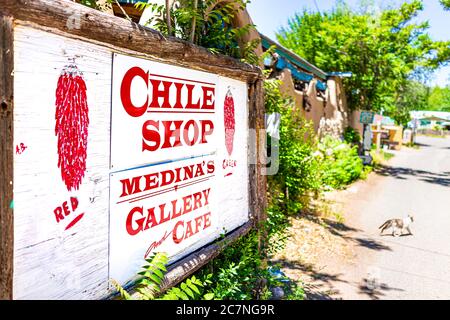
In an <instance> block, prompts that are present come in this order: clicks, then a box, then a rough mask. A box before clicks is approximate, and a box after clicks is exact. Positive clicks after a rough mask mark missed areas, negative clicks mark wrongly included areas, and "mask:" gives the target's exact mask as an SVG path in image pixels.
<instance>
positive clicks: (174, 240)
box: [173, 221, 184, 244]
mask: <svg viewBox="0 0 450 320" xmlns="http://www.w3.org/2000/svg"><path fill="white" fill-rule="evenodd" d="M180 226H181V227H183V221H178V222H177V224H176V225H175V227H174V228H173V242H175V243H176V244H178V243H180V242H181V241H183V236H181V237H178V234H177V232H178V228H179V227H180ZM183 235H184V232H183Z"/></svg>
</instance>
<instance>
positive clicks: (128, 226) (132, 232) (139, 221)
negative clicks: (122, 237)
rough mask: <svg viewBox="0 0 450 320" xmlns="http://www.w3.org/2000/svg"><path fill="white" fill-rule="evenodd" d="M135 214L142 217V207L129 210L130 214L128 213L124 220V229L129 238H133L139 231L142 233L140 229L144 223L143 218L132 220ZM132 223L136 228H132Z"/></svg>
mask: <svg viewBox="0 0 450 320" xmlns="http://www.w3.org/2000/svg"><path fill="white" fill-rule="evenodd" d="M135 213H138V214H140V215H141V216H142V215H143V213H144V209H143V208H142V207H134V208H133V209H131V211H130V213H128V216H127V220H126V229H127V232H128V234H129V235H130V236H135V235H137V234H138V233H139V232H140V231H142V227H143V225H144V221H145V218H139V219H134V214H135ZM133 222H135V223H136V224H137V228H135V227H133Z"/></svg>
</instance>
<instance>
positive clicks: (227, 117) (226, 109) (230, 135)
mask: <svg viewBox="0 0 450 320" xmlns="http://www.w3.org/2000/svg"><path fill="white" fill-rule="evenodd" d="M223 113H224V124H225V146H226V147H227V151H228V154H229V155H230V156H231V154H232V153H233V142H234V131H235V123H236V121H235V117H234V100H233V95H232V94H231V91H230V90H228V92H227V94H226V96H225V102H224V103H223Z"/></svg>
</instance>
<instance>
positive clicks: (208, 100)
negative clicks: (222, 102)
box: [202, 86, 215, 109]
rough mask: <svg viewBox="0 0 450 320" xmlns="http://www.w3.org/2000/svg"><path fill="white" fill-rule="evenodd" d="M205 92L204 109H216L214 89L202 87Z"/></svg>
mask: <svg viewBox="0 0 450 320" xmlns="http://www.w3.org/2000/svg"><path fill="white" fill-rule="evenodd" d="M202 90H203V106H202V109H214V100H213V97H214V94H215V92H214V90H215V89H214V87H204V86H202Z"/></svg>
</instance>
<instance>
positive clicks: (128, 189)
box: [120, 176, 142, 197]
mask: <svg viewBox="0 0 450 320" xmlns="http://www.w3.org/2000/svg"><path fill="white" fill-rule="evenodd" d="M140 180H141V177H140V176H139V177H134V178H132V179H131V180H130V179H123V180H120V182H121V183H122V194H121V195H120V196H121V197H125V196H129V195H130V194H135V193H138V192H142V190H141V188H140V187H139V181H140Z"/></svg>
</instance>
